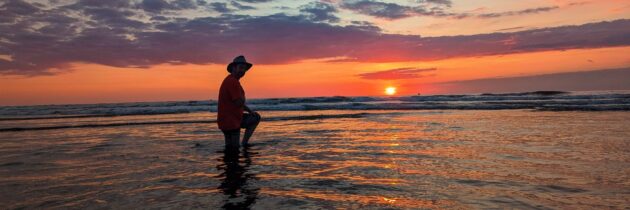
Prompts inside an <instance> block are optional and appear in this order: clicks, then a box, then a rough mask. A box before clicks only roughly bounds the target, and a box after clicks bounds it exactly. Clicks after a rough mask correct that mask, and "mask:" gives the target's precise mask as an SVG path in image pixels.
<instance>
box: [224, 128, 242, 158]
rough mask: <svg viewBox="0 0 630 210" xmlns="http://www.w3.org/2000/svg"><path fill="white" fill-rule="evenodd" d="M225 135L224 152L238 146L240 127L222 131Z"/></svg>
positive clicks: (235, 148)
mask: <svg viewBox="0 0 630 210" xmlns="http://www.w3.org/2000/svg"><path fill="white" fill-rule="evenodd" d="M223 135H224V136H225V150H226V152H228V151H232V150H236V151H238V148H239V140H240V137H241V129H236V130H230V131H223Z"/></svg>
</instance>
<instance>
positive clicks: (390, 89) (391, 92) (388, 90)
mask: <svg viewBox="0 0 630 210" xmlns="http://www.w3.org/2000/svg"><path fill="white" fill-rule="evenodd" d="M385 94H386V95H390V96H391V95H394V94H396V87H392V86H389V87H387V88H385Z"/></svg>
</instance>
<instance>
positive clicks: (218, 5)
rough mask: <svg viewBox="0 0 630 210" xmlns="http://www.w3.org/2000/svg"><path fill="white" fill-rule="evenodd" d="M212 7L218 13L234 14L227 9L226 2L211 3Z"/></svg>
mask: <svg viewBox="0 0 630 210" xmlns="http://www.w3.org/2000/svg"><path fill="white" fill-rule="evenodd" d="M210 7H212V9H213V10H214V11H217V12H220V13H229V12H232V10H231V9H230V8H228V7H227V3H224V2H212V3H210Z"/></svg>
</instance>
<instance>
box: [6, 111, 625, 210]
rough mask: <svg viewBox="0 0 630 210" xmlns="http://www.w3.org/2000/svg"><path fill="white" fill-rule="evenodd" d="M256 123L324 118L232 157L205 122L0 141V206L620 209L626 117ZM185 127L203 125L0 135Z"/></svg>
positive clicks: (421, 116) (405, 115)
mask: <svg viewBox="0 0 630 210" xmlns="http://www.w3.org/2000/svg"><path fill="white" fill-rule="evenodd" d="M262 114H263V117H267V118H272V119H284V118H282V117H287V116H304V115H312V116H322V117H310V118H308V117H306V118H303V117H292V118H287V119H289V120H273V121H264V122H262V123H261V124H260V125H259V128H258V131H257V133H256V134H255V136H254V137H253V139H252V141H251V142H252V143H253V145H252V146H251V147H249V148H244V149H242V150H241V152H239V153H238V154H226V153H224V152H223V135H222V133H221V132H220V131H219V130H217V129H216V125H215V124H212V123H208V122H206V123H204V122H197V123H163V124H142V123H139V124H133V125H128V126H101V127H81V128H64V129H49V130H27V131H5V132H0V209H20V208H29V209H30V208H38V209H39V208H46V209H48V208H52V209H68V208H70V209H102V208H113V209H144V208H184V209H185V208H195V209H216V208H237V207H238V208H251V209H296V208H306V209H310V208H324V209H328V208H350V209H356V208H367V209H371V208H386V209H470V208H473V209H486V208H500V209H506V208H508V209H509V208H516V209H575V208H581V209H625V208H629V207H630V181H629V180H630V138H629V137H630V123H629V122H630V112H573V111H567V112H548V111H531V110H491V111H472V110H471V111H461V110H431V111H396V110H391V111H366V110H363V111H333V110H330V111H310V112H301V111H268V112H263V113H262ZM325 116H330V117H325ZM190 119H199V120H203V119H206V120H212V119H214V116H212V115H211V114H208V113H191V114H173V115H153V116H127V117H110V118H106V119H104V118H79V119H73V118H69V119H49V120H48V119H36V120H24V121H3V122H0V127H2V126H4V127H14V126H15V125H20V126H22V127H29V126H31V127H37V126H46V125H53V124H54V125H58V124H59V123H62V124H64V123H65V124H69V125H80V124H86V123H91V124H99V123H105V124H107V123H111V122H154V121H182V120H190ZM3 123H4V124H3Z"/></svg>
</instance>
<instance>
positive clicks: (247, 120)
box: [221, 113, 260, 135]
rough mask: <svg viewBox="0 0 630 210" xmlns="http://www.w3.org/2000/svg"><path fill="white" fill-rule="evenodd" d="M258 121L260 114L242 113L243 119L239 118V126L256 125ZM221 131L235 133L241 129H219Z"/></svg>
mask: <svg viewBox="0 0 630 210" xmlns="http://www.w3.org/2000/svg"><path fill="white" fill-rule="evenodd" d="M258 123H260V115H253V114H249V113H245V114H243V119H242V120H241V128H249V127H252V126H254V125H258ZM221 131H223V135H235V134H240V132H241V129H240V128H239V129H234V130H221Z"/></svg>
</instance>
